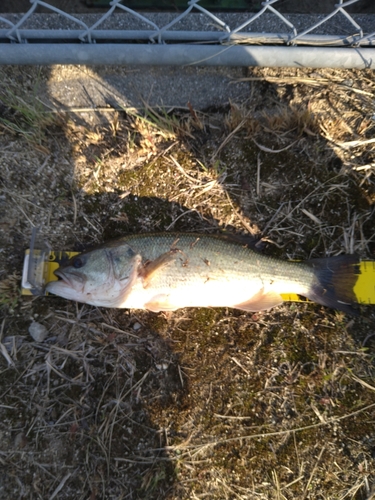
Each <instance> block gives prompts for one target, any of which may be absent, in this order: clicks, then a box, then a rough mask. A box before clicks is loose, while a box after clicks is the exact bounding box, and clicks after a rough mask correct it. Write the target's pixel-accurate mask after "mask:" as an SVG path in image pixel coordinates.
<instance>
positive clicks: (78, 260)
mask: <svg viewBox="0 0 375 500" xmlns="http://www.w3.org/2000/svg"><path fill="white" fill-rule="evenodd" d="M72 264H73V267H75V268H76V269H79V268H80V267H82V266H84V264H85V262H84V260H83V259H82V258H81V257H76V258H75V259H73V262H72Z"/></svg>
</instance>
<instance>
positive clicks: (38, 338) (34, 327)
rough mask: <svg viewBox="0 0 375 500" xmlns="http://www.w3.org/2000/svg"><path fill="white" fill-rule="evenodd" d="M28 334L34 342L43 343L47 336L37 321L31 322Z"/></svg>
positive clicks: (45, 329) (44, 329)
mask: <svg viewBox="0 0 375 500" xmlns="http://www.w3.org/2000/svg"><path fill="white" fill-rule="evenodd" d="M29 333H30V335H31V336H32V338H33V339H34V340H35V342H43V340H45V338H46V337H47V335H48V330H47V328H46V327H45V326H43V325H41V324H40V323H38V322H37V321H33V322H32V323H31V325H30V326H29Z"/></svg>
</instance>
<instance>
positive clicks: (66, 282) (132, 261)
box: [46, 242, 141, 307]
mask: <svg viewBox="0 0 375 500" xmlns="http://www.w3.org/2000/svg"><path fill="white" fill-rule="evenodd" d="M140 263H141V257H140V256H139V255H137V254H136V253H135V252H134V251H133V250H132V248H131V247H130V246H129V245H128V244H126V243H122V242H121V243H119V244H118V245H108V244H107V246H104V245H103V246H102V247H99V248H97V249H95V250H91V251H88V252H83V253H81V254H78V255H76V256H74V257H72V258H71V259H70V260H69V261H68V262H66V263H65V264H62V265H61V266H60V267H59V268H58V269H57V270H56V271H55V272H54V274H55V275H56V276H57V277H58V280H57V281H51V282H49V283H47V285H46V291H47V292H49V293H53V294H55V295H58V296H60V297H63V298H65V299H70V300H76V301H77V302H83V303H86V304H92V305H95V306H102V307H121V303H122V302H124V300H125V298H126V297H127V295H128V294H129V292H130V290H131V287H132V285H133V284H134V283H135V281H136V279H137V277H138V268H139V265H140Z"/></svg>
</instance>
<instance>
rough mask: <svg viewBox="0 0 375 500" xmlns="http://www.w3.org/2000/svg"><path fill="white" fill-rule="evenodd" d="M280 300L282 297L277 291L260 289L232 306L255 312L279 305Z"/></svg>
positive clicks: (281, 300)
mask: <svg viewBox="0 0 375 500" xmlns="http://www.w3.org/2000/svg"><path fill="white" fill-rule="evenodd" d="M282 302H283V298H282V296H281V295H280V294H279V293H275V292H267V293H264V291H263V289H262V290H260V291H259V292H258V293H257V294H255V295H254V296H253V297H251V298H250V299H249V300H247V301H245V302H242V303H241V304H236V305H234V306H232V307H234V308H235V309H241V310H242V311H250V312H256V311H263V310H266V309H271V307H275V306H279V305H280V304H281V303H282Z"/></svg>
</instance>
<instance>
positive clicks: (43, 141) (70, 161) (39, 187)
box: [0, 67, 375, 500]
mask: <svg viewBox="0 0 375 500" xmlns="http://www.w3.org/2000/svg"><path fill="white" fill-rule="evenodd" d="M0 71H1V78H0V120H1V121H0V182H1V195H0V207H1V211H0V248H1V251H0V273H1V274H0V299H1V309H0V315H1V323H0V324H1V335H0V340H1V342H0V395H1V396H0V498H4V499H5V498H6V499H9V500H13V499H45V498H49V499H51V500H52V499H59V500H64V499H66V500H67V499H72V498H74V499H82V500H87V499H90V500H95V499H125V498H126V499H186V500H187V499H201V498H202V499H203V498H210V499H218V500H219V499H220V500H221V499H255V498H259V499H264V500H266V499H267V500H269V499H275V500H276V499H277V500H279V499H280V500H281V499H288V500H292V499H296V498H298V499H314V500H316V499H322V500H323V499H324V500H325V499H340V500H344V499H356V500H360V499H361V500H365V499H366V500H370V498H374V495H375V486H374V478H375V469H374V465H375V463H374V461H375V433H374V421H375V393H374V391H375V385H374V376H375V365H374V353H375V350H374V349H375V336H374V321H375V313H374V306H363V305H362V306H359V316H358V317H354V318H352V317H348V316H345V315H344V314H343V313H340V312H337V311H334V310H330V309H327V308H324V307H321V306H319V305H316V304H311V303H306V302H305V303H285V304H283V305H282V306H280V307H277V308H274V309H272V310H270V311H267V312H262V313H256V314H251V313H243V312H240V311H233V310H230V309H227V308H222V309H191V310H189V309H184V310H180V311H177V312H175V313H172V314H161V313H160V314H155V313H150V312H145V311H138V310H112V309H101V308H95V307H91V306H87V305H83V304H76V303H72V302H69V301H66V300H64V299H60V298H57V297H52V296H49V297H25V296H20V293H19V287H20V274H21V270H22V262H23V254H24V250H25V249H26V248H27V247H28V245H29V240H30V236H31V230H32V227H33V226H36V225H38V226H41V228H42V232H43V235H44V237H45V239H46V240H48V242H49V244H50V245H51V247H52V248H54V249H66V250H78V251H80V250H82V249H84V248H88V247H90V246H92V245H95V244H97V243H99V242H102V241H106V240H108V239H110V238H113V237H116V236H120V235H124V234H128V233H133V232H149V231H171V230H174V231H196V232H201V233H220V232H223V231H225V232H230V233H233V234H237V235H241V236H249V235H251V236H252V237H254V236H255V237H256V238H257V239H258V240H259V243H260V247H261V248H262V251H263V252H265V253H267V254H270V255H277V256H279V257H280V258H283V259H306V258H310V257H322V256H325V255H327V256H329V255H338V254H341V253H352V252H356V253H358V254H359V255H360V256H361V257H363V258H366V259H374V258H375V221H374V201H375V182H374V165H375V162H374V153H375V143H374V131H375V122H374V104H373V103H374V97H375V85H374V81H373V73H371V72H370V71H363V72H359V71H358V72H357V71H334V70H325V71H309V70H294V69H288V70H286V69H285V70H268V69H256V70H254V71H250V72H249V76H248V78H249V80H248V81H249V85H250V90H249V93H248V95H247V96H245V97H244V98H243V99H242V100H240V101H238V102H228V104H227V105H226V106H223V107H221V108H219V109H208V110H203V111H198V110H194V109H192V108H190V110H186V109H182V110H176V109H175V110H174V112H173V114H172V113H167V112H166V111H165V110H162V109H151V108H148V107H147V106H146V107H145V108H144V109H143V110H135V109H130V108H129V109H124V111H120V112H119V111H116V110H113V112H112V114H111V120H110V122H108V120H107V122H106V125H97V126H94V127H92V128H89V127H84V126H82V125H79V124H77V123H76V122H74V121H73V120H72V119H71V117H72V114H70V113H69V112H66V113H64V114H62V113H59V112H54V110H52V111H51V109H47V108H45V107H44V106H43V104H42V103H41V101H40V99H39V98H38V95H37V92H36V88H37V86H38V83H40V81H41V80H43V79H47V78H48V74H49V72H48V71H45V70H40V69H37V68H27V67H25V68H22V69H15V68H2V69H1V70H0ZM85 112H86V113H88V111H87V110H85ZM93 113H94V111H93ZM33 321H36V322H37V323H39V324H41V325H43V326H45V327H46V328H47V330H48V336H47V338H46V339H45V340H44V341H41V342H37V341H35V340H34V339H33V338H32V337H31V336H30V334H29V327H30V325H31V323H32V322H33Z"/></svg>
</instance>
